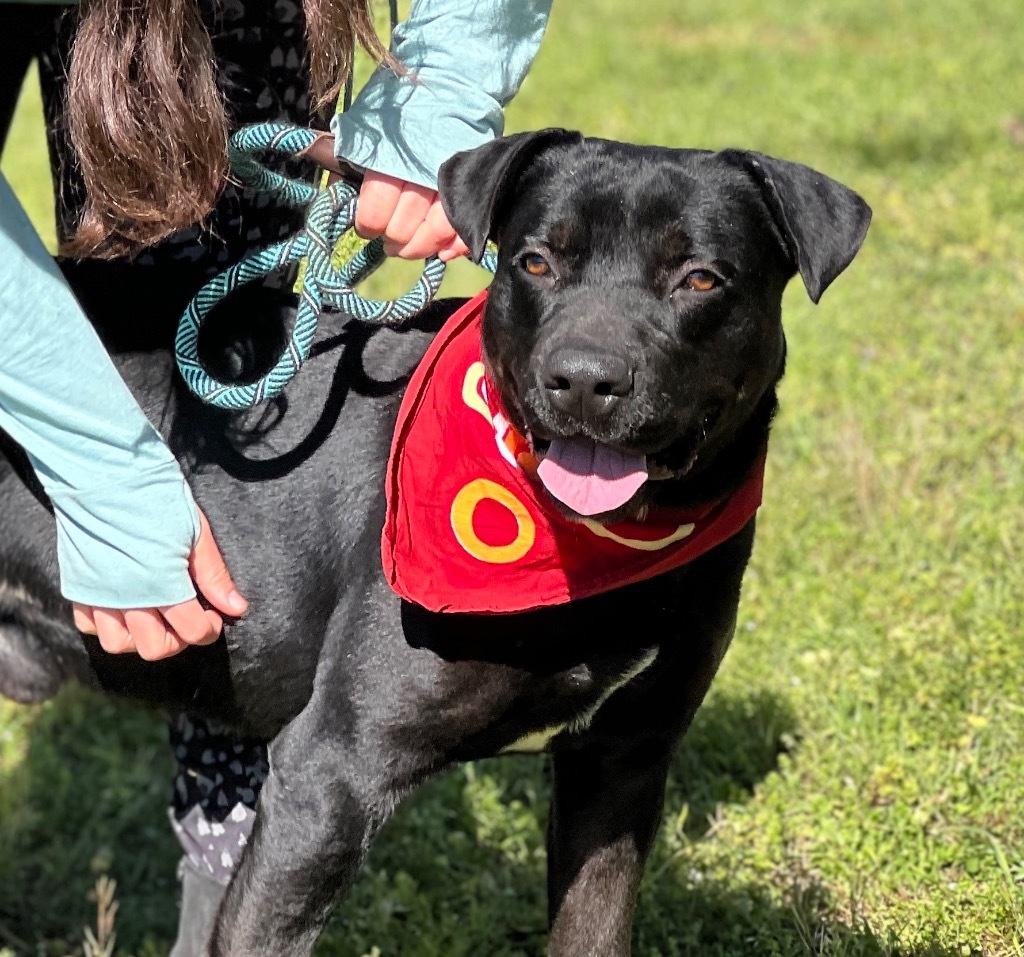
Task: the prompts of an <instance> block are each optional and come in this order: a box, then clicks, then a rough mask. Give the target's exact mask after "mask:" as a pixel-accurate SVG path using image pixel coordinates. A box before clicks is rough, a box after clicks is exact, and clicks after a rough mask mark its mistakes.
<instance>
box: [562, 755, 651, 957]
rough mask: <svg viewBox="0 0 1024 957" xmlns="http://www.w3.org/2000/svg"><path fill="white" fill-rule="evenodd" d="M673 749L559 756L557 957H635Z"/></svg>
mask: <svg viewBox="0 0 1024 957" xmlns="http://www.w3.org/2000/svg"><path fill="white" fill-rule="evenodd" d="M670 760H671V746H670V745H668V744H665V745H662V744H661V743H660V742H658V743H650V742H648V743H645V744H643V745H641V746H637V747H634V748H632V749H630V750H627V751H621V752H619V753H616V754H608V753H600V752H598V751H597V750H596V749H594V750H590V749H588V750H586V751H582V752H571V753H565V754H556V755H555V756H554V758H553V766H554V787H553V792H552V799H551V816H550V822H549V827H548V912H549V923H550V927H551V936H550V940H549V943H548V953H549V955H550V957H628V955H629V952H630V936H631V931H632V926H633V909H634V905H635V903H636V893H637V888H638V886H639V884H640V877H641V875H642V874H643V868H644V863H645V861H646V860H647V854H648V852H649V850H650V848H651V844H652V842H653V840H654V837H655V834H656V832H657V829H658V823H659V821H660V819H661V810H662V804H663V802H664V793H665V779H666V777H667V774H668V766H669V762H670Z"/></svg>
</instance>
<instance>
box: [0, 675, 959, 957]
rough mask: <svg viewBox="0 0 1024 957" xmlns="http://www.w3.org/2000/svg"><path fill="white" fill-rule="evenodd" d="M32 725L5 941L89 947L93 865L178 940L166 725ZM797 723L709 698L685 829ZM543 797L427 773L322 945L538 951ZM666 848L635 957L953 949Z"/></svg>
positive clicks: (54, 949) (506, 777)
mask: <svg viewBox="0 0 1024 957" xmlns="http://www.w3.org/2000/svg"><path fill="white" fill-rule="evenodd" d="M9 713H10V712H9ZM24 714H25V713H24V712H23V713H22V714H21V715H19V716H18V718H19V722H18V723H21V721H20V719H21V718H22V717H23V716H24ZM24 725H25V726H24V728H23V729H22V732H19V733H23V734H24V737H25V753H24V757H23V759H22V760H21V761H20V762H19V763H18V764H17V766H16V767H15V768H14V770H13V772H12V773H11V774H10V775H9V776H8V778H7V779H6V780H5V781H4V782H3V790H2V793H0V950H2V949H3V948H4V947H8V948H10V949H12V950H13V951H14V953H15V954H17V955H18V957H22V955H27V954H29V953H31V954H33V955H37V954H44V955H55V957H57V955H60V957H63V955H65V954H70V953H75V952H78V951H79V948H80V946H81V941H82V928H83V927H84V926H86V925H87V924H91V922H92V920H93V917H94V911H95V904H94V903H93V902H92V901H90V891H91V889H92V887H93V885H94V883H95V878H96V875H97V873H100V872H109V873H110V874H111V876H112V877H114V878H115V879H116V880H117V882H118V895H117V896H118V901H119V905H120V907H119V911H118V915H117V930H118V952H119V953H131V954H136V955H139V957H150V955H154V957H155V955H158V954H163V953H166V950H167V948H168V946H169V944H170V941H171V939H172V936H173V933H174V929H175V921H176V903H177V884H176V881H175V879H174V868H175V863H176V860H177V857H178V850H177V845H176V843H175V841H174V839H173V837H172V836H171V834H170V829H169V826H168V825H167V823H166V812H165V805H166V801H167V796H168V789H169V780H170V772H171V763H170V760H169V756H168V752H167V748H166V744H165V731H164V728H163V725H162V722H161V721H160V719H159V718H157V717H155V716H153V715H149V714H146V713H144V712H141V711H139V710H138V709H135V708H133V707H131V706H128V705H124V704H119V703H114V702H111V701H109V700H106V699H102V698H99V697H96V696H94V695H92V694H90V693H88V692H85V691H83V690H81V689H69V690H68V691H66V692H65V693H63V694H62V695H61V696H60V697H59V698H58V699H57V700H56V701H54V702H52V703H51V704H50V705H49V706H47V707H45V708H42V709H39V710H37V711H35V712H34V713H29V717H28V719H27V720H26V721H25V722H24ZM795 731H796V728H795V719H794V717H793V715H792V713H791V712H790V710H789V709H788V707H787V706H786V703H785V701H783V700H781V699H779V698H777V697H774V696H772V695H768V694H763V693H759V694H753V695H749V696H745V697H740V698H733V697H729V696H727V695H713V696H712V697H711V699H710V700H709V702H708V704H707V706H706V707H705V708H704V709H702V711H701V712H700V713H699V715H698V719H697V720H696V721H695V722H694V726H693V728H692V729H691V732H690V734H689V735H688V737H687V739H686V741H685V742H684V745H683V747H682V748H681V749H680V753H679V755H678V757H677V760H676V762H675V765H674V767H673V771H672V774H671V777H670V781H669V787H668V793H667V813H668V814H670V815H671V814H678V811H679V809H680V808H681V807H682V806H683V805H688V806H689V816H688V825H687V827H686V829H685V833H686V835H687V837H688V838H690V839H697V840H699V839H701V837H702V836H703V834H704V833H705V832H706V823H705V822H706V821H707V819H708V817H709V816H710V815H711V813H712V812H713V810H714V808H715V807H716V805H717V804H718V803H719V802H728V803H736V802H739V801H744V800H746V799H747V798H748V797H749V796H750V795H751V794H752V793H753V789H754V787H755V785H756V784H757V783H758V781H760V780H761V779H763V777H764V776H765V775H767V774H769V773H770V772H771V771H772V770H773V769H774V768H775V766H776V761H777V758H778V755H779V754H780V753H782V752H783V751H786V750H789V749H791V748H792V747H793V746H794V741H795ZM2 736H3V731H2V730H0V738H2ZM546 808H547V783H546V776H545V773H544V765H543V760H542V759H539V758H538V759H530V758H525V759H522V758H521V759H512V760H508V759H495V760H490V761H485V762H479V763H478V764H476V765H474V766H472V767H471V768H467V769H460V770H457V771H455V772H453V773H451V774H448V775H444V776H442V777H441V778H440V779H438V780H436V781H433V782H431V783H430V784H428V785H427V786H425V787H424V788H422V789H421V790H420V792H418V793H417V795H415V796H414V797H413V798H412V799H411V800H410V801H409V802H408V803H407V806H406V807H405V808H404V809H403V810H402V812H401V813H400V814H399V815H398V817H397V819H396V820H395V821H394V822H393V824H392V825H390V826H388V827H387V828H386V829H385V831H384V833H383V834H382V835H381V837H380V839H379V841H378V842H377V846H376V847H375V849H374V851H373V853H372V854H371V857H370V860H369V862H368V864H367V866H366V868H364V871H363V873H362V874H361V876H360V879H359V881H357V884H356V887H355V889H354V891H353V893H352V895H351V897H350V898H349V899H348V901H346V903H345V904H344V905H343V906H342V907H341V908H340V909H339V911H338V913H337V914H336V916H335V918H334V920H333V921H332V922H331V925H330V926H329V928H328V930H327V932H326V934H325V935H324V937H323V939H322V941H321V944H320V946H319V947H318V950H317V953H318V955H320V957H334V955H337V957H362V955H364V954H372V953H373V952H374V948H375V947H376V948H378V949H379V950H378V953H379V954H380V955H382V957H387V955H394V954H401V955H403V957H434V955H437V957H440V955H444V957H460V955H467V957H468V955H477V954H480V953H487V954H489V955H491V957H534V955H541V954H543V953H544V949H545V942H546V926H545V925H546V921H545V914H546V902H545V858H544V850H543V844H544V841H543V835H544V826H545V821H544V819H545V816H546ZM669 857H670V855H669V851H668V849H667V848H665V847H662V846H659V847H658V848H656V850H655V853H654V857H653V860H652V864H651V866H650V868H649V873H648V877H647V879H646V881H645V885H644V890H643V893H642V895H641V900H640V905H639V909H638V913H637V920H636V931H635V949H634V953H635V955H636V957H671V955H689V954H700V955H701V957H715V955H720V957H752V955H753V957H757V955H760V954H764V955H774V954H779V955H790V954H792V955H797V954H821V955H836V957H839V955H849V957H859V955H864V957H874V955H887V957H897V955H898V957H952V955H951V954H947V952H946V951H944V950H940V949H934V948H933V949H924V950H922V949H917V950H912V951H911V950H900V949H899V948H898V947H897V946H896V945H894V944H893V943H892V942H891V941H882V940H878V939H877V938H876V937H875V936H874V935H873V934H871V932H870V931H868V930H867V929H859V930H858V929H850V928H849V927H846V926H843V925H841V924H839V923H837V922H834V921H833V922H829V921H828V920H827V919H826V918H825V915H827V914H829V913H834V908H833V907H830V902H829V901H828V900H827V898H826V896H825V894H824V892H823V891H821V889H820V888H818V887H816V886H814V885H812V884H804V885H802V886H801V887H800V888H799V889H797V890H794V891H793V892H792V893H791V894H790V895H789V899H790V900H791V904H790V905H789V906H779V904H778V899H777V898H773V897H772V896H771V895H770V894H769V893H768V890H769V889H768V888H759V887H754V886H737V885H735V884H728V885H726V884H719V883H715V882H713V881H705V880H703V879H702V878H701V875H699V874H696V873H695V872H693V871H692V870H691V869H688V868H687V867H686V864H685V862H681V861H679V860H678V858H676V859H673V860H671V861H670V860H669Z"/></svg>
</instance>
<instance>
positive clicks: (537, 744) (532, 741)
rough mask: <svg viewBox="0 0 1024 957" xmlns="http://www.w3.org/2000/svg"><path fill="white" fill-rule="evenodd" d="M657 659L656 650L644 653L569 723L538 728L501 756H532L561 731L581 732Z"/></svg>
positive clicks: (505, 750) (519, 739) (510, 745)
mask: <svg viewBox="0 0 1024 957" xmlns="http://www.w3.org/2000/svg"><path fill="white" fill-rule="evenodd" d="M657 657H658V649H657V648H652V649H651V650H650V651H648V652H646V653H645V654H644V655H643V656H642V657H641V658H639V659H637V661H635V662H634V663H633V665H632V666H631V667H630V668H629V669H628V670H627V671H625V672H623V674H621V675H620V676H619V677H618V678H617V679H616V680H615V681H613V682H612V683H611V684H609V685H608V687H607V688H605V689H604V691H602V692H601V695H600V697H598V699H597V701H595V702H594V703H593V704H592V705H591V706H590V707H589V708H587V709H586V710H585V711H583V712H581V713H580V714H578V715H576V717H575V718H573V719H572V720H570V721H565V722H562V723H561V724H552V725H548V726H547V727H545V728H539V729H538V730H536V731H530V732H529V733H528V734H524V735H523V736H522V737H521V738H517V739H516V740H515V741H513V742H512V743H511V744H509V745H506V746H505V747H504V748H502V749H501V751H500V752H499V753H501V754H510V753H517V754H532V753H534V752H538V751H545V750H546V749H547V747H548V745H549V744H550V743H551V739H552V738H554V737H555V736H556V735H559V734H561V733H562V732H563V731H568V732H569V733H570V734H576V733H578V732H580V731H583V730H584V729H585V728H586V727H587V726H588V725H589V724H590V722H591V721H593V720H594V715H595V714H597V712H598V711H600V710H601V706H602V705H603V704H604V703H605V702H606V701H607V700H608V699H609V698H610V697H611V696H612V695H613V694H615V692H616V691H618V690H619V689H620V688H624V687H625V686H626V685H628V684H629V683H630V682H631V681H632V680H633V679H634V678H636V677H637V676H638V675H640V674H643V672H645V671H646V670H647V669H648V668H650V667H651V665H653V664H654V659H655V658H657Z"/></svg>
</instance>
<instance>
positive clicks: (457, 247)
mask: <svg viewBox="0 0 1024 957" xmlns="http://www.w3.org/2000/svg"><path fill="white" fill-rule="evenodd" d="M355 228H356V233H357V234H358V235H360V236H362V238H363V239H375V238H376V237H377V236H383V237H384V252H386V253H387V254H388V255H389V256H398V257H400V258H402V259H426V258H427V257H428V256H433V255H435V254H436V255H437V256H438V258H440V259H441V261H442V262H448V261H449V260H450V259H455V258H457V257H458V256H464V255H466V253H468V252H469V249H468V247H467V246H466V244H465V243H464V242H463V241H462V240H461V239H459V237H458V236H457V235H456V234H455V230H454V229H453V228H452V225H451V223H449V222H448V217H447V216H446V215H445V212H444V208H443V207H442V206H441V200H440V198H439V197H438V195H437V191H436V190H432V189H428V188H427V187H426V186H419V185H418V184H416V183H408V182H406V181H405V180H402V179H396V178H395V177H393V176H386V175H385V174H384V173H374V172H373V171H372V170H367V171H366V174H365V176H364V177H363V185H362V188H361V189H360V190H359V206H358V209H357V211H356V223H355Z"/></svg>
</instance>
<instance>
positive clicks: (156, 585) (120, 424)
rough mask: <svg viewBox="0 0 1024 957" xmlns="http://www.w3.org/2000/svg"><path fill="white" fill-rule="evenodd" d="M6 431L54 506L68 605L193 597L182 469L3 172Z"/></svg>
mask: <svg viewBox="0 0 1024 957" xmlns="http://www.w3.org/2000/svg"><path fill="white" fill-rule="evenodd" d="M0 428H3V429H4V431H6V432H7V433H8V434H9V435H10V436H11V437H12V438H13V439H14V440H15V441H16V442H18V443H19V444H21V445H22V446H23V447H24V448H25V450H26V452H27V453H28V455H29V458H30V459H31V461H32V465H33V467H34V468H35V470H36V473H37V474H38V475H39V478H40V481H41V482H42V483H43V487H44V488H45V489H46V492H47V494H48V495H49V496H50V499H51V500H52V502H53V506H54V512H55V517H56V520H57V558H58V561H59V563H60V573H61V590H62V592H63V593H64V596H65V597H66V598H69V599H71V600H72V601H78V602H82V603H83V604H87V605H98V606H102V607H106V608H150V607H159V606H163V605H174V604H177V603H178V602H182V601H187V600H188V599H189V598H192V597H194V596H195V588H194V587H193V585H192V581H191V579H190V577H189V574H188V555H189V552H190V551H191V548H192V545H193V543H194V542H195V540H196V537H197V536H198V534H199V516H198V513H197V511H196V506H195V503H194V502H193V500H192V495H191V492H190V491H189V489H188V486H187V485H186V483H185V479H184V477H183V476H182V474H181V470H180V469H179V468H178V465H177V463H176V462H175V461H174V458H173V457H172V456H171V453H170V451H169V450H168V449H167V446H166V445H165V444H164V442H163V440H162V439H161V438H160V435H159V433H158V432H157V431H156V429H154V428H153V426H152V425H150V423H149V422H148V421H147V419H146V417H145V416H144V415H143V413H142V410H141V409H140V408H139V407H138V405H136V403H135V400H134V399H133V398H132V395H131V393H130V392H129V391H128V388H127V387H126V386H125V384H124V382H122V381H121V378H120V376H119V375H118V374H117V370H116V369H115V368H114V366H113V365H112V363H111V362H110V358H109V357H108V356H107V353H106V350H105V349H104V348H103V345H102V343H101V342H100V341H99V339H98V337H97V336H96V334H95V332H94V331H93V328H92V326H91V325H90V324H89V321H88V320H87V319H86V317H85V315H84V314H83V313H82V310H81V308H80V307H79V305H78V303H77V302H76V301H75V298H74V296H73V295H72V293H71V290H70V289H69V288H68V286H67V285H66V283H65V282H64V280H63V278H62V277H61V275H60V272H59V270H58V269H57V268H56V266H55V265H54V263H53V260H52V259H51V258H50V256H49V255H48V254H47V252H46V250H45V249H44V247H43V244H42V242H41V241H40V240H39V237H38V236H37V235H36V233H35V230H34V229H33V228H32V225H31V223H30V222H29V220H28V217H27V216H26V215H25V213H24V211H23V210H22V208H21V205H20V204H19V203H18V201H17V199H16V198H15V196H14V194H13V192H12V191H11V188H10V186H8V184H7V180H6V179H4V178H3V176H2V174H0ZM2 522H3V519H2V518H0V524H2Z"/></svg>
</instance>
